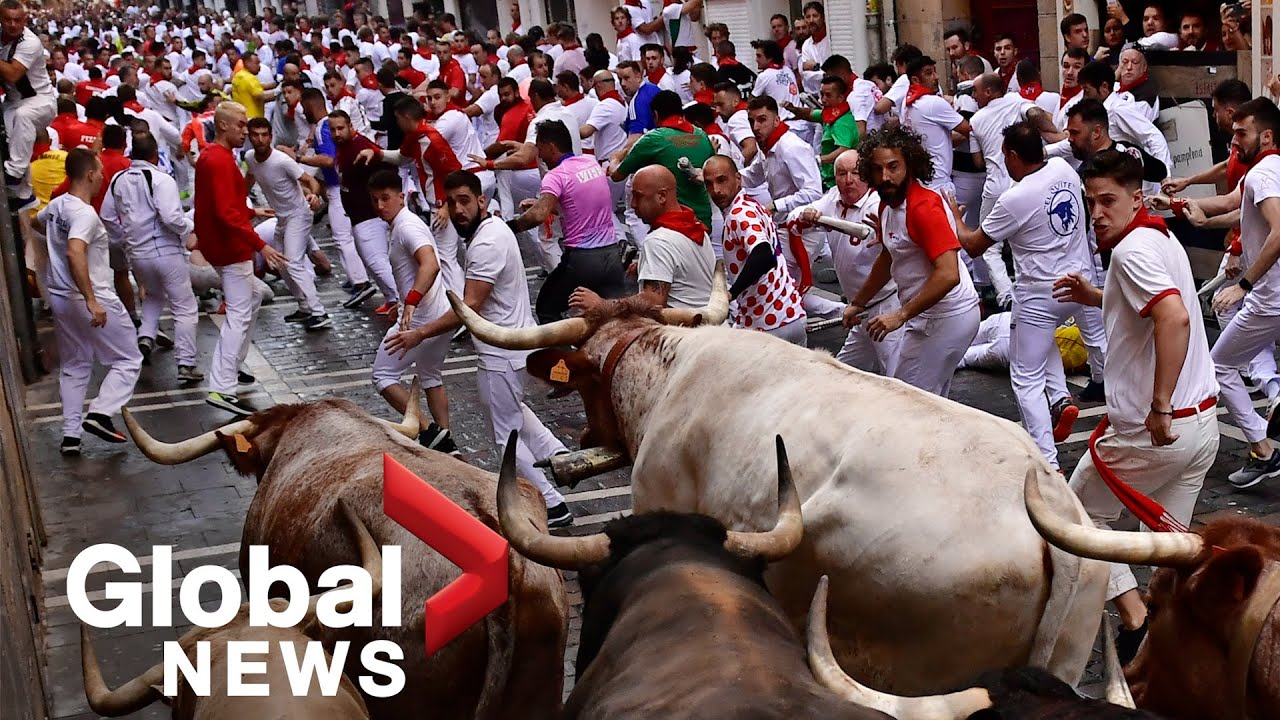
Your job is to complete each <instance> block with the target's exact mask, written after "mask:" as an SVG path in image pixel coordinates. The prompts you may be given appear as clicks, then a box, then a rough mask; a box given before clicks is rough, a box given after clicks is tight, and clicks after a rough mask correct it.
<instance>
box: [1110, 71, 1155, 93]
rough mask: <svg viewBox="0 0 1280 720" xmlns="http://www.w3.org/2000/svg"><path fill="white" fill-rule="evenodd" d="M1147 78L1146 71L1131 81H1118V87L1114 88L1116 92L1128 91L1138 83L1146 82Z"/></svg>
mask: <svg viewBox="0 0 1280 720" xmlns="http://www.w3.org/2000/svg"><path fill="white" fill-rule="evenodd" d="M1147 80H1148V78H1147V73H1142V75H1141V76H1139V77H1138V79H1137V80H1134V81H1133V82H1131V83H1120V88H1119V89H1118V90H1116V92H1129V91H1130V90H1132V89H1134V88H1136V87H1138V86H1139V85H1141V84H1142V83H1144V82H1146V81H1147Z"/></svg>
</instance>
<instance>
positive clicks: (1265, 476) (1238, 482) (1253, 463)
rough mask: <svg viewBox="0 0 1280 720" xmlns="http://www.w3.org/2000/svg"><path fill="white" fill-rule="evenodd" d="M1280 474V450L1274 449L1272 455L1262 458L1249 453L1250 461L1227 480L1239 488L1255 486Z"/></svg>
mask: <svg viewBox="0 0 1280 720" xmlns="http://www.w3.org/2000/svg"><path fill="white" fill-rule="evenodd" d="M1276 476H1280V451H1277V450H1274V449H1273V450H1272V451H1271V457H1268V458H1260V457H1258V456H1257V455H1255V454H1253V453H1249V461H1248V462H1246V463H1245V464H1244V467H1242V468H1240V469H1239V470H1237V471H1235V472H1233V473H1231V474H1230V475H1228V476H1227V482H1229V483H1231V484H1232V485H1233V486H1235V487H1236V488H1237V489H1240V490H1243V489H1245V488H1250V487H1253V486H1254V485H1257V484H1258V483H1260V482H1262V481H1263V480H1270V479H1271V478H1274V477H1276Z"/></svg>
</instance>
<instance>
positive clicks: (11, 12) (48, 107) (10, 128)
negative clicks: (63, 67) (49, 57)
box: [0, 0, 58, 205]
mask: <svg viewBox="0 0 1280 720" xmlns="http://www.w3.org/2000/svg"><path fill="white" fill-rule="evenodd" d="M0 25H3V28H4V29H3V32H0V80H3V85H4V106H3V107H4V129H5V132H6V133H7V134H8V137H9V155H8V157H6V158H5V159H4V182H5V186H6V189H7V190H8V194H9V197H10V198H13V199H15V200H17V201H18V202H19V204H22V205H25V204H27V203H30V202H32V201H33V200H34V199H35V197H34V195H33V194H32V189H31V178H30V177H29V173H28V171H29V170H30V169H31V151H32V149H33V148H34V147H35V142H36V130H37V129H38V128H42V127H46V126H48V125H49V123H50V122H52V121H53V117H54V115H57V114H58V102H57V97H56V95H55V93H54V90H53V84H52V83H51V82H50V81H49V69H48V65H47V64H46V59H45V51H44V46H43V45H42V44H41V43H40V38H38V37H36V34H35V33H33V32H31V28H29V27H27V9H26V7H25V6H24V5H23V4H22V3H21V2H19V1H18V0H4V2H2V3H0Z"/></svg>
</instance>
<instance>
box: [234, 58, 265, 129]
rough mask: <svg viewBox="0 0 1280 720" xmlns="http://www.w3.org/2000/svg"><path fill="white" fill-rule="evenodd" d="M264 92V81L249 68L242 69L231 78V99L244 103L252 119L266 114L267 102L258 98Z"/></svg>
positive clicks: (246, 111) (246, 112)
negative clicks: (259, 79) (259, 80)
mask: <svg viewBox="0 0 1280 720" xmlns="http://www.w3.org/2000/svg"><path fill="white" fill-rule="evenodd" d="M262 92H263V89H262V83H260V82H258V78H256V77H254V75H253V74H252V73H250V72H249V71H248V70H241V71H240V72H237V73H236V74H235V75H234V76H232V78H231V99H232V100H233V101H234V102H238V103H240V104H241V105H243V106H244V109H245V114H246V115H248V116H249V118H251V119H252V118H260V117H263V116H265V115H266V105H267V103H266V102H265V101H263V100H259V99H258V98H260V97H261V96H262Z"/></svg>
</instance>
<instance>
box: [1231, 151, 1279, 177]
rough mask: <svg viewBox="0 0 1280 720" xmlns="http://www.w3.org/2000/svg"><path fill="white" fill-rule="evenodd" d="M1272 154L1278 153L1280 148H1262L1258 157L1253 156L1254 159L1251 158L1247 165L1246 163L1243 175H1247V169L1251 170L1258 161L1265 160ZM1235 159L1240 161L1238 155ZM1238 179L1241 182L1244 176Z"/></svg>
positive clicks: (1256, 165)
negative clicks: (1251, 160)
mask: <svg viewBox="0 0 1280 720" xmlns="http://www.w3.org/2000/svg"><path fill="white" fill-rule="evenodd" d="M1272 155H1280V149H1277V148H1271V149H1270V150H1264V151H1262V152H1260V153H1258V157H1256V158H1254V159H1253V162H1251V163H1249V164H1248V165H1246V166H1245V172H1244V175H1245V177H1247V176H1248V175H1249V171H1250V170H1252V169H1254V168H1256V167H1258V163H1260V162H1262V161H1263V160H1265V159H1266V158H1269V157H1271V156H1272ZM1236 161H1237V162H1240V161H1241V159H1240V158H1239V157H1237V158H1236ZM1240 180H1241V182H1243V181H1244V177H1241V178H1240Z"/></svg>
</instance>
